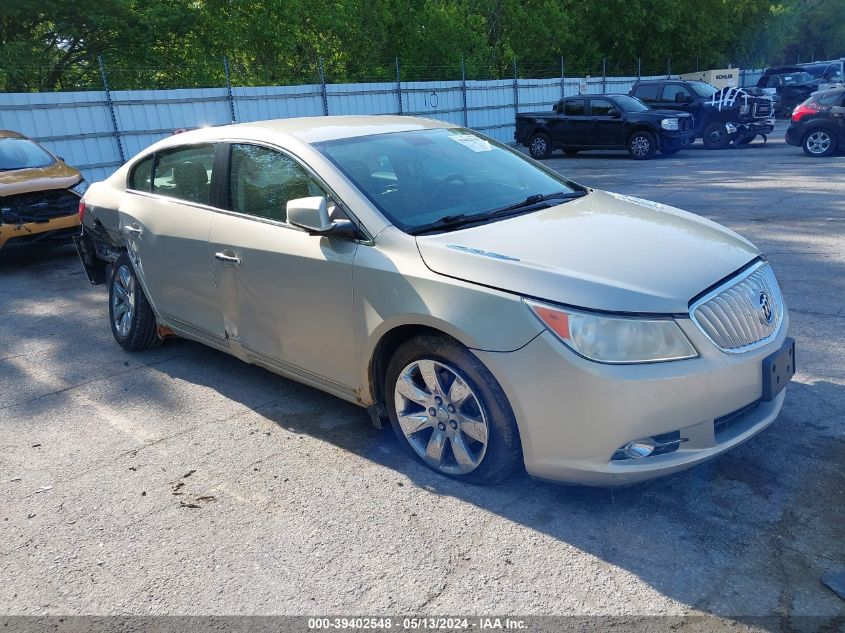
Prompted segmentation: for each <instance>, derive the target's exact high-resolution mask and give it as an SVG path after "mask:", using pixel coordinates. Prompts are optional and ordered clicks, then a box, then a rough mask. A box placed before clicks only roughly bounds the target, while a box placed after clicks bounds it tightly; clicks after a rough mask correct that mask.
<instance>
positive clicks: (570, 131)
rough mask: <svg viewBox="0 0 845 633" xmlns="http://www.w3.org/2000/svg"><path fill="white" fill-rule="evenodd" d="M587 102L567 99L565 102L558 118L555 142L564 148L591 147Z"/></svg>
mask: <svg viewBox="0 0 845 633" xmlns="http://www.w3.org/2000/svg"><path fill="white" fill-rule="evenodd" d="M588 124H589V121H588V117H587V100H586V99H579V98H576V99H566V100H565V101H564V102H563V108H562V110H561V114H560V116H559V117H558V127H557V133H556V135H555V137H554V139H555V142H556V143H557V144H558V145H561V146H563V147H578V146H581V145H591V144H592V142H591V140H590V136H591V134H590V130H589V129H588Z"/></svg>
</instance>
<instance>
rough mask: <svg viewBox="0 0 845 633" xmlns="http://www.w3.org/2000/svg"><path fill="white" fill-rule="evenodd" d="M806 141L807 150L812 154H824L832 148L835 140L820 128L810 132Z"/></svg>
mask: <svg viewBox="0 0 845 633" xmlns="http://www.w3.org/2000/svg"><path fill="white" fill-rule="evenodd" d="M805 142H806V145H807V151H808V152H810V153H811V154H824V153H825V152H826V151H827V150H829V149H830V144H831V143H832V142H833V140H832V139H831V138H830V135H829V134H828V133H827V132H824V131H822V130H819V131H817V132H813V133H812V134H810V135H809V136H808V137H807V140H806V141H805Z"/></svg>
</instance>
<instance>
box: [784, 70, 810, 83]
mask: <svg viewBox="0 0 845 633" xmlns="http://www.w3.org/2000/svg"><path fill="white" fill-rule="evenodd" d="M780 78H781V81H782V82H783V85H784V86H796V85H799V84H805V83H807V82H808V81H813V76H812V75H811V74H810V73H789V74H788V75H781V76H780Z"/></svg>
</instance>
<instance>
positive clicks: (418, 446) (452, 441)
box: [394, 359, 489, 475]
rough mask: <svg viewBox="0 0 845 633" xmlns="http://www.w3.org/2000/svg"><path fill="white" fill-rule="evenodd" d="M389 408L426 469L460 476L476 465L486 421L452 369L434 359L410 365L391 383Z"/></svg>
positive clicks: (480, 456)
mask: <svg viewBox="0 0 845 633" xmlns="http://www.w3.org/2000/svg"><path fill="white" fill-rule="evenodd" d="M394 404H395V406H396V416H397V419H398V421H399V427H400V428H401V430H402V434H403V435H404V436H405V439H406V440H407V441H408V443H409V444H410V445H411V448H412V449H413V450H414V452H415V453H416V454H417V455H419V456H420V457H421V458H422V459H423V460H424V461H425V462H427V463H428V464H429V465H430V466H431V467H432V468H434V469H436V470H439V471H441V472H444V473H447V474H450V475H465V474H467V473H469V472H471V471H473V470H475V469H476V468H477V467H478V465H479V464H481V461H482V460H483V459H484V455H485V453H486V452H487V442H488V437H489V426H488V423H487V416H486V414H485V413H484V410H483V409H482V407H481V401H480V399H479V397H478V396H477V395H476V394H475V392H474V391H473V390H472V388H471V387H470V386H469V385H468V384H467V382H466V381H465V380H464V379H463V378H462V377H461V375H460V374H459V373H458V371H457V370H455V369H453V368H452V367H449V366H448V365H445V364H444V363H441V362H439V361H435V360H429V359H422V360H416V361H413V362H412V363H410V364H408V365H407V366H405V368H404V369H403V370H402V371H401V372H400V374H399V377H398V378H397V380H396V387H395V388H394Z"/></svg>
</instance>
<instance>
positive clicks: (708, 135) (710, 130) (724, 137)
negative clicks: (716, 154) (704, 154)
mask: <svg viewBox="0 0 845 633" xmlns="http://www.w3.org/2000/svg"><path fill="white" fill-rule="evenodd" d="M702 140H703V141H704V147H706V148H707V149H725V148H727V146H728V145H730V144H731V137H730V136H729V135H728V130H727V129H726V128H725V124H724V123H711V124H710V125H708V126H707V129H705V130H704V134H703V136H702Z"/></svg>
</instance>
